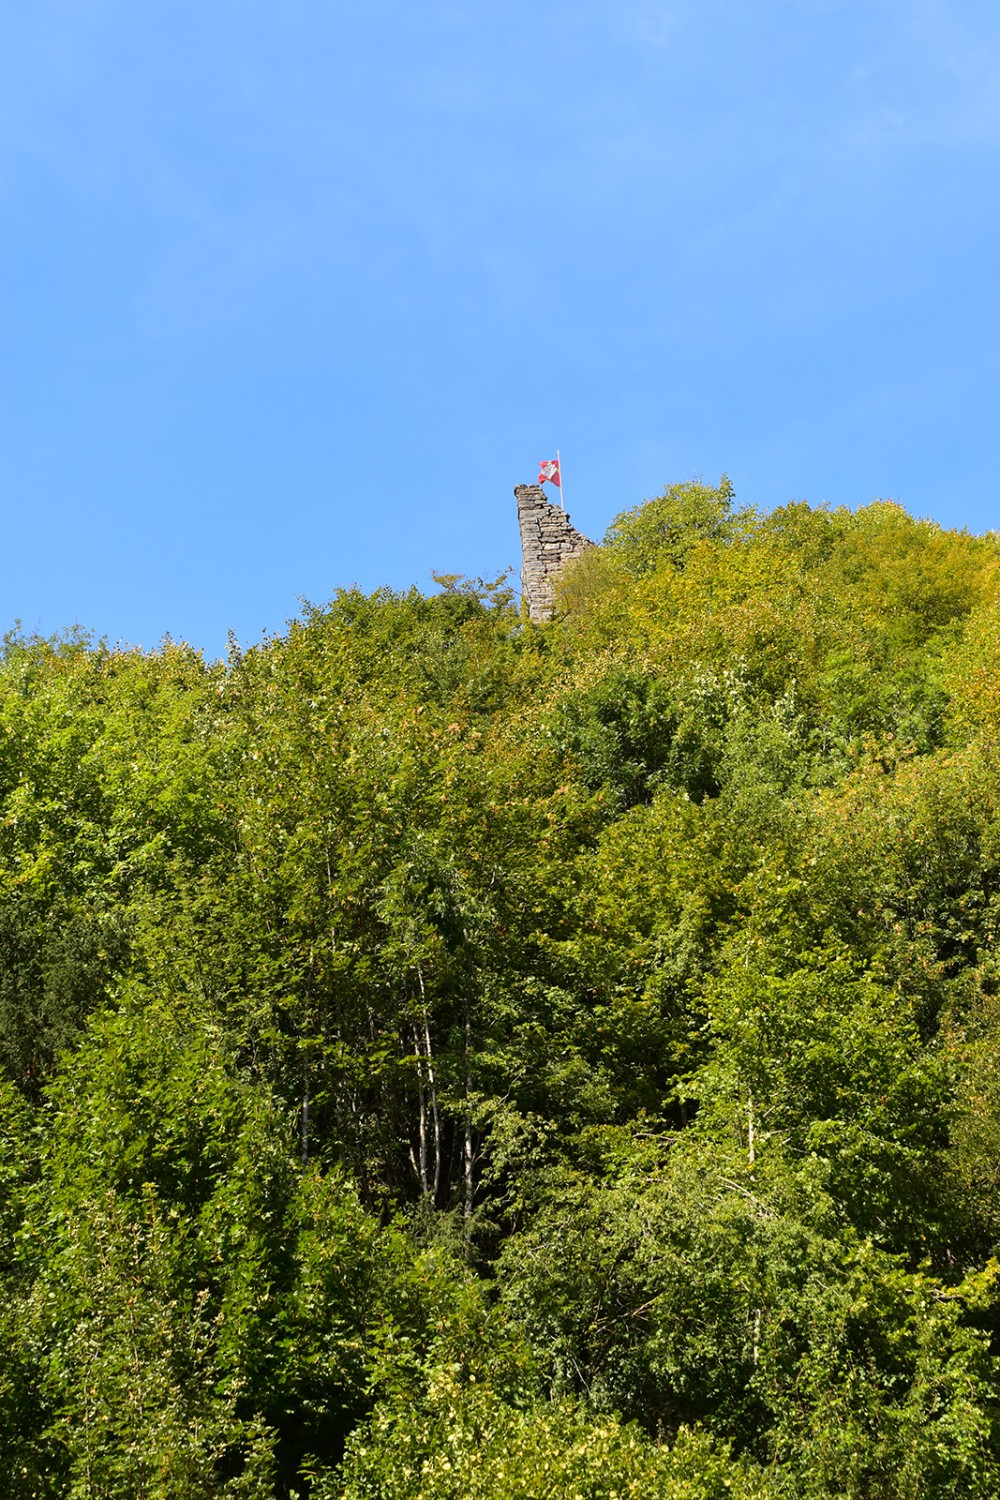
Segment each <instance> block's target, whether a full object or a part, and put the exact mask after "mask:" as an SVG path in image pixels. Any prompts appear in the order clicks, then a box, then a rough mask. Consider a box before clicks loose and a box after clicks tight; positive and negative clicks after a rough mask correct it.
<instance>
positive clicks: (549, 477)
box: [538, 458, 562, 489]
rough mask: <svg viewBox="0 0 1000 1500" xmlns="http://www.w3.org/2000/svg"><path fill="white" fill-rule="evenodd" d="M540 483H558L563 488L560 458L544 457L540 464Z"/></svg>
mask: <svg viewBox="0 0 1000 1500" xmlns="http://www.w3.org/2000/svg"><path fill="white" fill-rule="evenodd" d="M538 483H539V484H556V485H558V486H559V488H560V489H562V479H561V478H560V476H559V460H558V459H557V458H544V459H542V461H541V463H540V464H539V465H538Z"/></svg>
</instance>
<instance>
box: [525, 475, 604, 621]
mask: <svg viewBox="0 0 1000 1500" xmlns="http://www.w3.org/2000/svg"><path fill="white" fill-rule="evenodd" d="M514 494H515V496H516V497H517V519H518V523H519V525H520V527H521V587H522V588H523V590H524V597H525V599H526V600H527V601H528V618H529V619H531V620H551V618H552V616H553V614H554V612H555V592H554V587H553V585H554V584H555V581H556V578H557V577H558V575H559V573H560V572H561V571H562V569H563V567H564V565H565V564H566V563H568V562H569V560H570V558H571V557H579V556H580V553H581V552H586V550H587V548H588V547H592V546H593V545H594V544H593V542H591V541H589V540H588V539H587V537H585V536H584V535H583V533H582V532H579V531H577V530H576V528H575V527H574V526H571V525H570V524H569V516H568V515H567V514H566V512H565V511H564V510H563V509H562V507H561V506H559V505H552V504H551V503H550V502H549V501H548V500H546V498H545V495H544V494H543V493H542V487H541V485H540V484H519V485H516V486H515V488H514Z"/></svg>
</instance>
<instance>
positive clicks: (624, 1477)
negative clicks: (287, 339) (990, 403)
mask: <svg viewBox="0 0 1000 1500" xmlns="http://www.w3.org/2000/svg"><path fill="white" fill-rule="evenodd" d="M439 583H440V584H441V585H442V587H441V592H439V593H438V594H436V595H433V596H431V597H425V596H424V595H422V594H420V593H418V592H417V591H415V590H414V591H411V592H409V593H402V594H399V593H393V592H391V591H389V590H381V591H378V592H376V593H374V594H372V595H364V594H362V593H360V592H358V591H355V590H349V591H342V592H340V593H338V594H337V595H336V596H335V597H334V598H333V599H332V600H331V601H330V602H329V603H328V604H326V605H324V606H308V607H306V608H305V609H304V611H303V613H302V615H301V616H300V617H299V618H298V619H296V620H295V621H293V622H291V623H290V624H289V626H288V629H287V630H286V632H285V633H284V634H282V635H280V636H275V637H270V638H266V639H265V640H264V641H262V642H261V643H260V644H259V645H256V646H254V647H252V648H249V649H246V650H240V649H238V648H236V647H235V646H234V647H233V649H232V651H231V654H230V657H229V660H228V661H227V662H225V663H215V662H206V661H205V660H203V658H202V657H201V655H200V654H199V653H198V652H196V651H194V650H192V649H190V648H188V647H186V646H184V645H182V644H178V643H175V642H171V641H169V640H168V641H165V642H164V643H163V644H162V645H161V646H160V647H159V648H158V649H157V650H155V651H152V652H140V651H134V650H130V649H111V648H109V647H108V646H107V645H106V644H104V643H98V642H94V641H92V640H90V639H89V638H88V637H87V636H86V635H85V634H82V633H80V632H74V633H70V634H68V635H66V636H64V637H60V638H57V639H52V640H46V639H39V638H36V637H31V636H23V635H20V634H16V633H15V634H12V635H10V636H8V637H7V638H6V640H5V642H4V645H3V651H2V657H0V959H2V962H0V1128H2V1133H3V1151H2V1153H0V1281H2V1289H0V1291H2V1294H0V1356H2V1357H0V1454H2V1456H3V1464H2V1470H3V1472H4V1474H5V1476H6V1491H5V1492H6V1493H7V1494H9V1495H10V1496H11V1497H12V1500H29V1497H30V1500H42V1497H45V1500H90V1497H114V1500H118V1497H121V1500H136V1497H142V1500H168V1497H169V1500H201V1497H210V1496H220V1497H222V1496H232V1497H244V1496H246V1497H253V1500H293V1497H298V1500H307V1497H311V1500H335V1497H339V1500H438V1497H440V1500H448V1497H452V1496H453V1497H455V1500H464V1497H466V1496H478V1497H481V1500H494V1497H495V1500H500V1497H501V1496H503V1497H507V1496H517V1495H523V1496H526V1497H532V1500H546V1497H552V1500H557V1497H564V1496H565V1497H568V1496H583V1497H586V1500H611V1497H612V1496H619V1497H627V1496H635V1497H636V1500H638V1497H640V1496H642V1497H647V1496H649V1497H661V1496H662V1497H664V1500H721V1497H722V1496H724V1495H725V1496H727V1497H743V1500H785V1497H789V1500H791V1497H804V1500H824V1497H831V1500H832V1497H842V1500H944V1497H956V1500H958V1497H970V1500H992V1497H994V1496H995V1495H996V1494H997V1493H998V1492H1000V1432H998V1429H997V1412H998V1410H1000V1368H998V1365H997V1354H998V1337H1000V1266H998V1262H997V1259H996V1257H997V1255H998V1253H1000V1207H998V1196H997V1186H998V1180H1000V994H998V991H1000V968H998V959H997V953H998V936H1000V932H998V928H1000V736H998V730H1000V689H998V687H997V682H998V669H1000V547H998V543H997V539H996V537H995V536H993V535H987V536H984V537H974V536H970V535H968V534H966V533H964V532H952V531H945V530H942V529H941V528H940V527H938V526H936V525H934V524H932V523H931V522H928V521H921V520H916V519H914V518H912V517H910V516H908V515H907V514H906V512H905V511H904V510H903V509H902V508H901V507H900V506H898V505H895V504H891V503H884V502H877V503H875V504H873V505H870V506H866V507H864V508H862V509H860V510H858V511H854V512H851V511H847V510H830V509H826V508H814V507H810V506H808V505H806V504H804V503H794V504H791V505H788V506H785V507H782V508H780V509H778V510H775V511H772V512H770V513H767V514H764V513H760V512H757V511H755V510H752V509H739V508H737V506H736V502H735V496H734V494H733V490H732V487H731V485H730V484H729V482H728V480H726V479H725V478H723V480H722V481H721V483H720V484H719V485H718V486H714V487H713V486H709V485H705V484H702V483H700V482H699V483H686V484H680V485H674V486H672V487H670V488H668V489H667V490H666V491H664V493H663V494H662V495H661V496H659V497H657V498H655V499H653V500H651V501H648V502H647V503H646V504H644V505H641V506H637V507H635V508H634V509H631V510H628V511H625V512H623V514H622V515H620V516H618V517H617V519H616V520H615V521H614V522H613V523H612V525H611V527H610V528H609V531H608V534H607V537H606V539H605V543H604V545H603V546H602V547H600V548H595V549H593V550H592V551H591V552H588V553H587V554H585V555H584V556H583V557H581V558H580V559H579V560H578V561H577V562H575V563H574V564H571V565H570V566H569V567H568V568H567V570H566V572H565V575H564V577H563V579H562V581H561V591H560V609H559V613H558V615H557V617H556V618H555V619H554V620H552V621H551V622H548V623H546V624H543V625H536V624H533V623H531V622H529V621H527V620H526V619H524V618H523V616H522V615H521V613H520V612H519V610H518V608H517V605H516V602H515V601H514V600H513V599H512V597H511V595H510V593H509V591H508V590H507V589H506V588H505V587H504V586H503V584H502V582H498V583H495V584H490V583H487V584H484V583H482V582H477V583H473V582H470V581H466V580H460V579H456V578H453V577H445V576H443V575H442V577H441V578H440V579H439Z"/></svg>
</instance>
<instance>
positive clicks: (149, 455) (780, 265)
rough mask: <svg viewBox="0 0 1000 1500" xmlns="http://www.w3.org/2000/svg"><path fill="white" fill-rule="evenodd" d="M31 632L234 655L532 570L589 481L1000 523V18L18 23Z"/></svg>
mask: <svg viewBox="0 0 1000 1500" xmlns="http://www.w3.org/2000/svg"><path fill="white" fill-rule="evenodd" d="M0 59H2V61H0V69H2V76H0V158H2V159H0V168H2V176H0V193H2V197H0V240H2V245H0V299H2V300H0V366H2V371H0V379H2V391H0V408H2V415H0V486H2V497H0V498H2V505H3V546H2V565H0V627H2V628H6V627H8V626H9V625H10V624H11V623H12V621H13V620H14V619H15V617H20V618H21V619H22V620H23V622H24V624H25V626H26V627H27V628H32V629H40V630H43V631H46V632H48V631H53V630H56V629H58V628H60V627H63V626H67V625H70V624H72V623H74V622H79V623H82V624H84V625H86V626H89V627H91V628H92V629H93V630H95V631H96V632H97V633H98V634H105V635H107V636H108V637H110V638H111V640H112V641H115V640H118V639H123V640H127V641H131V642H135V643H142V644H144V645H147V646H150V645H154V644H155V643H156V642H157V640H158V639H159V638H160V637H161V636H162V635H163V634H164V633H165V632H168V631H169V632H170V633H172V634H173V635H174V636H175V637H184V638H186V639H188V640H191V641H193V642H194V643H195V644H196V645H198V646H202V647H204V648H205V649H206V650H207V651H208V652H209V653H211V654H213V655H215V654H218V653H219V652H221V651H222V649H223V647H224V642H225V633H226V630H227V629H228V628H232V629H234V630H235V631H236V633H237V635H238V636H239V637H240V639H241V640H243V641H248V640H254V639H256V638H258V637H259V635H260V633H261V631H262V630H263V629H270V630H275V629H280V628H282V625H283V622H284V621H285V619H286V618H287V617H288V616H289V615H291V614H294V613H295V612H296V610H297V608H298V605H297V602H296V601H297V597H298V596H300V595H305V596H307V597H309V598H311V599H313V600H315V601H322V600H324V599H326V598H328V597H329V596H330V594H331V593H332V592H333V591H334V589H335V588H336V587H338V586H340V585H350V584H352V583H355V582H356V583H358V584H360V585H362V586H363V587H365V588H373V587H375V586H377V585H378V584H380V583H387V584H390V585H392V586H394V587H401V586H406V585H408V584H410V583H413V582H415V583H416V584H418V585H419V586H420V587H433V585H432V584H431V579H430V574H431V570H432V569H437V570H442V571H455V572H465V573H470V574H474V575H475V574H485V575H491V574H493V573H495V572H498V571H499V570H500V569H501V568H502V567H504V565H506V564H508V563H513V562H515V561H516V559H517V555H518V547H517V534H516V526H515V519H514V509H513V499H512V495H511V490H512V487H513V485H514V484H515V483H518V482H520V481H525V480H531V479H533V478H534V476H535V473H536V472H537V471H536V469H535V463H536V461H537V460H538V459H542V458H548V457H551V456H552V455H553V453H554V450H555V449H556V448H557V447H559V448H560V449H561V450H562V455H563V464H564V473H565V479H566V496H567V502H568V508H569V510H570V512H571V514H572V517H573V520H574V523H575V524H577V525H578V526H579V527H580V528H581V529H582V530H583V531H585V532H587V533H588V534H590V535H591V536H594V537H596V538H599V537H600V536H601V535H602V533H603V531H604V529H605V527H606V525H607V524H608V522H609V520H610V519H611V517H612V516H613V515H614V514H615V513H616V512H617V511H618V510H620V509H622V508H623V507H625V506H628V505H632V504H635V503H636V502H638V501H639V500H641V499H644V498H646V497H648V496H650V495H652V494H655V493H657V492H658V491H659V490H660V489H661V488H662V487H663V485H664V484H666V483H669V482H673V481H675V480H678V479H684V478H690V477H692V476H693V475H696V474H702V475H704V476H705V477H706V478H709V479H712V480H714V479H715V478H717V477H718V475H719V473H720V472H721V471H722V470H724V469H725V470H728V472H729V474H730V476H731V478H732V479H733V481H734V483H735V485H736V491H737V498H738V499H739V500H740V501H742V502H755V503H757V504H759V505H761V506H764V507H770V506H773V505H776V504H780V503H782V502H784V501H786V500H788V499H791V498H804V499H808V500H811V501H813V502H819V501H828V502H829V503H831V504H834V505H839V504H847V505H851V506H855V505H858V504H862V503H864V502H866V501H868V500H870V499H872V498H873V497H875V496H882V497H893V498H898V499H900V500H901V501H902V502H903V503H904V504H905V505H906V506H907V507H908V508H909V509H911V510H912V511H914V512H916V513H917V514H920V515H928V516H932V517H934V518H935V519H937V520H940V521H942V522H944V523H946V524H948V525H958V526H962V525H965V526H968V527H969V528H970V529H972V530H984V529H987V528H992V527H996V526H997V525H998V524H1000V520H998V507H997V496H996V491H997V478H996V471H997V465H996V460H995V456H994V448H995V442H996V428H997V422H996V415H997V384H998V381H997V376H998V364H1000V344H998V332H1000V326H998V325H1000V297H998V279H1000V254H998V239H1000V235H998V228H1000V222H998V221H1000V195H998V192H997V165H998V148H1000V8H998V7H997V5H996V3H995V0H993V3H985V0H940V3H932V0H749V3H748V0H677V3H672V0H423V3H421V4H414V3H413V0H407V3H404V0H140V3H137V0H30V3H24V4H13V3H12V4H8V5H5V6H4V7H3V8H2V15H0Z"/></svg>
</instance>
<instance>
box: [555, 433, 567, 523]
mask: <svg viewBox="0 0 1000 1500" xmlns="http://www.w3.org/2000/svg"><path fill="white" fill-rule="evenodd" d="M556 463H557V464H558V465H559V504H560V505H561V506H562V508H563V510H565V509H566V496H565V495H564V494H563V477H562V458H561V457H560V455H559V449H558V448H557V449H556Z"/></svg>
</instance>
